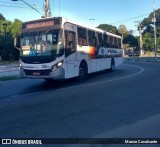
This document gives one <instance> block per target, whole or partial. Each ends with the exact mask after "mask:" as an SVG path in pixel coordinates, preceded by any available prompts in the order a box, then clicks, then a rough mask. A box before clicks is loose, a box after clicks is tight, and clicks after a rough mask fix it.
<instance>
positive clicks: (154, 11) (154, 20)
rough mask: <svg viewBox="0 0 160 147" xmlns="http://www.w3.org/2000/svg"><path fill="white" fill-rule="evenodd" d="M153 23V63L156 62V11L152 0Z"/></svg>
mask: <svg viewBox="0 0 160 147" xmlns="http://www.w3.org/2000/svg"><path fill="white" fill-rule="evenodd" d="M153 13H154V16H153V22H154V54H155V61H157V31H156V10H155V0H153Z"/></svg>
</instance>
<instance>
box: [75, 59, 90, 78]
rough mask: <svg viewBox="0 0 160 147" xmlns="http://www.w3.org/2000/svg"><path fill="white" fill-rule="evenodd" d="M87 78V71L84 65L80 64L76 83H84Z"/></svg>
mask: <svg viewBox="0 0 160 147" xmlns="http://www.w3.org/2000/svg"><path fill="white" fill-rule="evenodd" d="M87 78H88V69H87V65H86V63H84V62H82V63H81V64H80V66H79V75H78V77H77V81H84V80H87Z"/></svg>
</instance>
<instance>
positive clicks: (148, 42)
mask: <svg viewBox="0 0 160 147" xmlns="http://www.w3.org/2000/svg"><path fill="white" fill-rule="evenodd" d="M143 42H144V48H145V50H147V51H153V49H154V43H153V38H152V36H151V35H150V34H149V33H145V35H144V36H143Z"/></svg>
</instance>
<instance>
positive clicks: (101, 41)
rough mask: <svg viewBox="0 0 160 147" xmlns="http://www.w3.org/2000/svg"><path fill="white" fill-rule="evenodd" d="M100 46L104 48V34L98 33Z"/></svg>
mask: <svg viewBox="0 0 160 147" xmlns="http://www.w3.org/2000/svg"><path fill="white" fill-rule="evenodd" d="M98 46H99V47H102V46H103V39H102V34H101V33H98Z"/></svg>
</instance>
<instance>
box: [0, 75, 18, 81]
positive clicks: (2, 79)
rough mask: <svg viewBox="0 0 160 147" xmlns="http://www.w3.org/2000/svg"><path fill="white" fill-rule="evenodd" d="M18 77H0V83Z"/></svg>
mask: <svg viewBox="0 0 160 147" xmlns="http://www.w3.org/2000/svg"><path fill="white" fill-rule="evenodd" d="M19 78H20V77H17V76H7V77H0V81H9V80H17V79H19Z"/></svg>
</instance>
